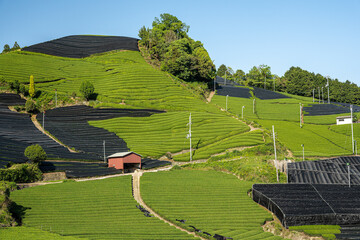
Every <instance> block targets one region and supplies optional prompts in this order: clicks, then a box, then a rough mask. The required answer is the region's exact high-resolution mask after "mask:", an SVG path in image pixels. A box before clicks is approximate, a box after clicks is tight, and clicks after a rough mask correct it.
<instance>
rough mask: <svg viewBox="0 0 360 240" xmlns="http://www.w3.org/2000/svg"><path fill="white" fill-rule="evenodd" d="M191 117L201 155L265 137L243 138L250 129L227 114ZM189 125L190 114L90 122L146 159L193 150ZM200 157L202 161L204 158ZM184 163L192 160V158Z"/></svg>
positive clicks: (195, 146) (169, 113) (250, 136)
mask: <svg viewBox="0 0 360 240" xmlns="http://www.w3.org/2000/svg"><path fill="white" fill-rule="evenodd" d="M191 116H192V127H191V129H192V144H193V148H198V149H199V151H200V152H201V151H204V152H208V151H207V150H206V149H205V147H206V148H212V147H213V146H214V145H215V144H217V143H219V141H225V144H226V143H229V144H230V143H231V142H232V145H233V146H234V147H235V146H248V145H255V144H259V143H261V142H262V134H261V133H259V132H257V133H256V134H255V133H251V134H248V135H242V134H243V133H245V132H247V131H249V129H250V128H249V127H248V126H247V125H245V124H244V123H241V122H239V121H238V120H236V119H234V118H231V117H228V116H226V115H224V114H213V113H206V112H192V115H191ZM188 122H189V113H188V112H168V113H162V114H154V115H151V116H150V117H137V118H131V117H121V118H114V119H108V120H101V121H90V122H89V124H90V125H92V126H95V127H100V128H105V129H106V130H108V131H110V132H115V133H116V134H117V135H118V136H121V138H123V139H124V140H125V142H126V143H127V144H128V146H130V149H131V151H135V152H138V153H140V154H142V155H143V156H152V157H159V156H162V155H164V154H165V153H166V152H171V153H176V152H179V151H181V150H183V149H189V140H188V139H186V136H187V134H188V126H187V123H188ZM246 139H249V141H247V140H246ZM211 144H214V145H211ZM229 146H230V145H229ZM218 147H219V149H218V150H216V151H213V152H214V153H216V152H218V151H220V152H222V151H223V150H224V147H225V148H226V146H225V145H223V144H222V145H219V146H218ZM230 147H231V146H230ZM200 149H201V150H200ZM209 154H210V152H209V153H207V155H206V154H205V156H209ZM199 157H201V156H200V154H199ZM202 157H204V156H202ZM184 160H188V158H187V159H184Z"/></svg>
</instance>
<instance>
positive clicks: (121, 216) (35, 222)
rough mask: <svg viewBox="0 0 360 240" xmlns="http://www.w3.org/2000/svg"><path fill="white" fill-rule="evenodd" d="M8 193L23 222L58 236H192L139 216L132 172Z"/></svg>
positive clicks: (113, 237)
mask: <svg viewBox="0 0 360 240" xmlns="http://www.w3.org/2000/svg"><path fill="white" fill-rule="evenodd" d="M11 198H12V200H13V201H15V202H16V203H17V204H18V205H21V206H23V207H24V208H26V210H25V215H24V218H23V224H24V225H25V226H26V227H32V228H37V229H42V230H46V231H51V232H54V233H57V234H61V235H63V236H74V237H79V238H82V239H83V238H88V239H192V236H191V235H188V234H187V233H184V232H182V231H180V230H178V229H176V228H174V227H171V226H169V225H168V224H165V223H163V222H162V221H160V220H159V219H157V218H154V217H146V216H144V214H143V213H142V212H141V211H140V210H139V209H137V208H136V201H135V200H134V199H133V197H132V190H131V176H123V177H116V178H109V179H104V180H96V181H87V182H66V183H60V184H52V185H45V186H38V187H32V188H27V189H23V190H18V191H15V192H12V194H11ZM10 236H11V235H10ZM2 239H3V238H2ZM5 239H6V238H5ZM65 239H66V238H65ZM70 239H71V238H70Z"/></svg>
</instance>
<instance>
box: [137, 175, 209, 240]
mask: <svg viewBox="0 0 360 240" xmlns="http://www.w3.org/2000/svg"><path fill="white" fill-rule="evenodd" d="M142 174H143V172H142V171H141V170H140V171H138V170H136V171H135V172H134V173H133V193H134V199H135V200H136V201H137V202H138V203H139V204H140V205H141V206H143V207H144V208H145V209H146V210H148V211H149V212H150V213H151V214H152V215H154V216H155V217H157V218H159V219H160V220H162V221H163V222H166V223H168V224H169V225H170V226H173V227H176V228H177V229H179V230H181V231H183V232H186V233H188V234H191V235H193V236H194V237H199V236H197V235H196V234H195V233H194V232H190V231H188V230H186V229H183V228H181V227H179V226H177V225H175V224H173V223H172V222H169V221H168V220H166V219H165V218H163V217H161V216H160V215H159V214H157V213H156V212H154V211H153V210H152V209H151V208H149V206H147V205H146V203H145V202H144V201H143V199H142V198H141V194H140V178H141V176H142ZM200 238H201V239H205V238H202V237H200Z"/></svg>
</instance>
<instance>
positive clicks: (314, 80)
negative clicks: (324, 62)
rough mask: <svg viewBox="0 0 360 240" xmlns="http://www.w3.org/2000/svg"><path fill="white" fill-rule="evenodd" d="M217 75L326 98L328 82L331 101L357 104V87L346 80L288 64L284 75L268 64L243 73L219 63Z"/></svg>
mask: <svg viewBox="0 0 360 240" xmlns="http://www.w3.org/2000/svg"><path fill="white" fill-rule="evenodd" d="M216 73H217V75H218V76H220V77H223V78H225V77H226V79H228V80H232V81H234V82H237V83H239V84H242V85H245V86H252V87H260V88H265V89H268V90H273V91H278V92H285V93H290V94H294V95H299V96H306V97H312V96H313V95H314V96H315V98H319V93H320V98H321V99H322V98H324V100H328V92H327V91H328V86H329V95H330V101H332V102H343V103H353V104H360V88H359V87H358V86H357V85H356V84H355V83H352V82H350V81H349V80H347V81H345V82H340V81H339V80H338V79H336V78H335V79H333V78H330V77H327V76H322V75H321V74H319V73H317V74H315V73H313V72H309V71H307V70H304V69H301V68H300V67H291V68H290V69H289V70H287V71H286V72H285V74H284V76H282V77H279V76H277V75H276V74H272V73H271V68H270V67H269V66H267V65H260V66H254V67H253V68H251V69H250V70H249V72H248V73H245V72H244V71H242V70H241V69H238V70H236V71H234V70H233V69H232V68H231V67H227V66H226V65H224V64H222V65H220V66H219V68H218V69H217V72H216Z"/></svg>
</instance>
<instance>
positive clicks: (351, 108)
mask: <svg viewBox="0 0 360 240" xmlns="http://www.w3.org/2000/svg"><path fill="white" fill-rule="evenodd" d="M350 113H351V143H352V153H353V154H354V153H355V151H354V126H353V107H352V105H350Z"/></svg>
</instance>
